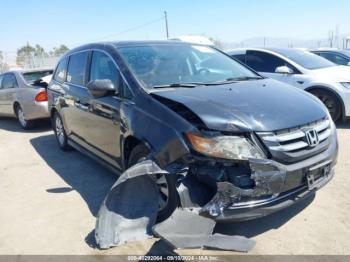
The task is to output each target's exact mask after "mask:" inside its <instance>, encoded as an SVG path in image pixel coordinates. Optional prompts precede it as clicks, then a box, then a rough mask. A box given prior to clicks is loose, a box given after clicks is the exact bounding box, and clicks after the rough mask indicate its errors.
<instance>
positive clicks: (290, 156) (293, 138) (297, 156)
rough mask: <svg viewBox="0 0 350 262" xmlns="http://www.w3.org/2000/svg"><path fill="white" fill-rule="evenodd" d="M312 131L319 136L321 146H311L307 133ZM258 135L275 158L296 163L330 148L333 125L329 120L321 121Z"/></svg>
mask: <svg viewBox="0 0 350 262" xmlns="http://www.w3.org/2000/svg"><path fill="white" fill-rule="evenodd" d="M311 129H314V130H315V131H316V133H317V135H318V141H319V144H318V145H316V146H314V147H312V146H309V144H308V141H307V137H306V132H307V131H308V130H311ZM257 135H258V136H259V137H260V138H261V140H262V141H263V143H264V144H265V146H266V147H267V148H268V149H269V151H270V153H271V155H272V157H273V158H276V159H277V160H281V161H282V162H296V161H300V160H302V159H305V158H308V157H311V156H313V155H315V154H317V153H319V152H321V151H323V150H325V149H326V148H327V147H328V146H329V139H328V138H329V136H330V135H331V123H330V121H329V120H328V119H321V120H319V121H315V122H312V123H309V124H307V125H303V126H298V127H295V128H289V129H284V130H279V131H275V132H262V133H257Z"/></svg>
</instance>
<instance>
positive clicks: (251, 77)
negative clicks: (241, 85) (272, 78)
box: [226, 76, 263, 81]
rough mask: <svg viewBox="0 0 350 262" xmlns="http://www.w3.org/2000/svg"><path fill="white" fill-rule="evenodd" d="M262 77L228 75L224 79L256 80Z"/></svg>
mask: <svg viewBox="0 0 350 262" xmlns="http://www.w3.org/2000/svg"><path fill="white" fill-rule="evenodd" d="M257 79H263V77H261V76H241V77H230V78H227V79H226V81H247V80H257Z"/></svg>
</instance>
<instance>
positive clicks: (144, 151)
mask: <svg viewBox="0 0 350 262" xmlns="http://www.w3.org/2000/svg"><path fill="white" fill-rule="evenodd" d="M148 155H149V150H148V148H147V147H146V146H144V145H138V146H136V147H135V148H134V149H133V150H132V151H131V153H130V155H129V159H128V167H131V166H133V165H135V164H137V163H139V162H141V161H142V160H144V159H145V158H146V157H147V156H148ZM152 179H153V180H154V182H155V183H156V185H157V187H158V193H159V198H158V216H157V222H162V221H164V220H166V219H167V218H168V217H170V216H171V214H172V213H173V212H174V210H175V209H176V208H177V207H178V206H179V203H180V200H179V195H178V193H177V189H176V176H174V175H164V174H155V175H152Z"/></svg>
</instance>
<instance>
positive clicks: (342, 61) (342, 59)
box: [320, 53, 349, 65]
mask: <svg viewBox="0 0 350 262" xmlns="http://www.w3.org/2000/svg"><path fill="white" fill-rule="evenodd" d="M320 56H322V57H324V58H326V59H328V60H329V61H332V62H333V63H336V64H337V65H348V64H349V59H346V58H345V57H342V56H340V55H337V54H334V53H320Z"/></svg>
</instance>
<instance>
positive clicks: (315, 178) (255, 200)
mask: <svg viewBox="0 0 350 262" xmlns="http://www.w3.org/2000/svg"><path fill="white" fill-rule="evenodd" d="M337 154H338V145H337V141H336V139H334V141H333V143H331V145H330V146H329V148H328V149H327V150H325V151H324V152H322V153H320V154H318V155H316V156H314V157H311V158H309V159H306V160H304V161H301V162H298V163H295V164H290V165H284V164H281V163H278V162H275V161H273V160H254V159H253V160H250V161H249V164H250V168H251V171H252V174H251V178H252V179H253V180H254V182H255V186H254V187H253V188H248V189H244V188H240V187H237V186H235V185H234V184H232V183H229V182H225V181H220V182H217V192H216V194H215V195H214V197H213V198H212V199H211V200H210V201H209V202H208V203H207V204H205V205H204V206H202V207H201V209H200V211H199V214H200V215H202V216H205V217H209V218H212V219H214V220H215V221H217V222H230V221H244V220H250V219H255V218H259V217H262V216H266V215H268V214H271V213H273V212H276V211H278V210H281V209H283V208H285V207H288V206H291V205H293V204H295V203H297V202H299V201H300V200H302V199H304V198H306V197H308V196H309V195H312V194H313V193H314V192H315V191H316V190H318V189H320V188H321V187H323V186H324V185H325V184H327V183H328V182H329V181H330V180H331V179H332V178H333V176H334V166H335V164H336V161H337Z"/></svg>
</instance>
